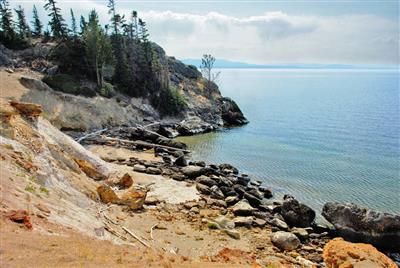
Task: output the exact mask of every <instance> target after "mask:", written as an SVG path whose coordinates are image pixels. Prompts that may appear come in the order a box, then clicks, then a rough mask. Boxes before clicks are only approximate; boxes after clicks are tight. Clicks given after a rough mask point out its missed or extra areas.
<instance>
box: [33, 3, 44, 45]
mask: <svg viewBox="0 0 400 268" xmlns="http://www.w3.org/2000/svg"><path fill="white" fill-rule="evenodd" d="M32 25H33V30H32V34H33V36H35V37H40V36H42V31H43V24H42V22H41V21H40V19H39V15H38V11H37V8H36V6H35V5H33V20H32Z"/></svg>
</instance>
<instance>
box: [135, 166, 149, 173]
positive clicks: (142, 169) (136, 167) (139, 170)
mask: <svg viewBox="0 0 400 268" xmlns="http://www.w3.org/2000/svg"><path fill="white" fill-rule="evenodd" d="M133 170H134V171H136V172H142V173H145V172H146V167H145V166H143V165H139V164H136V165H134V166H133Z"/></svg>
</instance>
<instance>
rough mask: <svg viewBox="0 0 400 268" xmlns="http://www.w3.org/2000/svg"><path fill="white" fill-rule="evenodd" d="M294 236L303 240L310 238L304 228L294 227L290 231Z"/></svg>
mask: <svg viewBox="0 0 400 268" xmlns="http://www.w3.org/2000/svg"><path fill="white" fill-rule="evenodd" d="M290 232H291V233H292V234H295V235H296V236H297V237H298V238H300V239H301V240H305V239H307V238H308V232H307V230H306V229H304V228H298V227H294V228H292V229H291V230H290Z"/></svg>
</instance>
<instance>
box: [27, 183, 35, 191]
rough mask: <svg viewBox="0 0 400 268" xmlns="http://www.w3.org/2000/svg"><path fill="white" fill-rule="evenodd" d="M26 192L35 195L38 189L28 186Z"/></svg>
mask: <svg viewBox="0 0 400 268" xmlns="http://www.w3.org/2000/svg"><path fill="white" fill-rule="evenodd" d="M25 191H27V192H30V193H35V192H36V188H35V187H34V186H33V185H32V184H28V185H27V186H26V187H25Z"/></svg>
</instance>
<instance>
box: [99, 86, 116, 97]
mask: <svg viewBox="0 0 400 268" xmlns="http://www.w3.org/2000/svg"><path fill="white" fill-rule="evenodd" d="M99 93H100V95H101V96H103V97H105V98H112V97H113V96H114V95H115V90H114V86H113V85H111V84H110V83H107V82H104V83H103V87H102V88H101V89H100V92H99Z"/></svg>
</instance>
